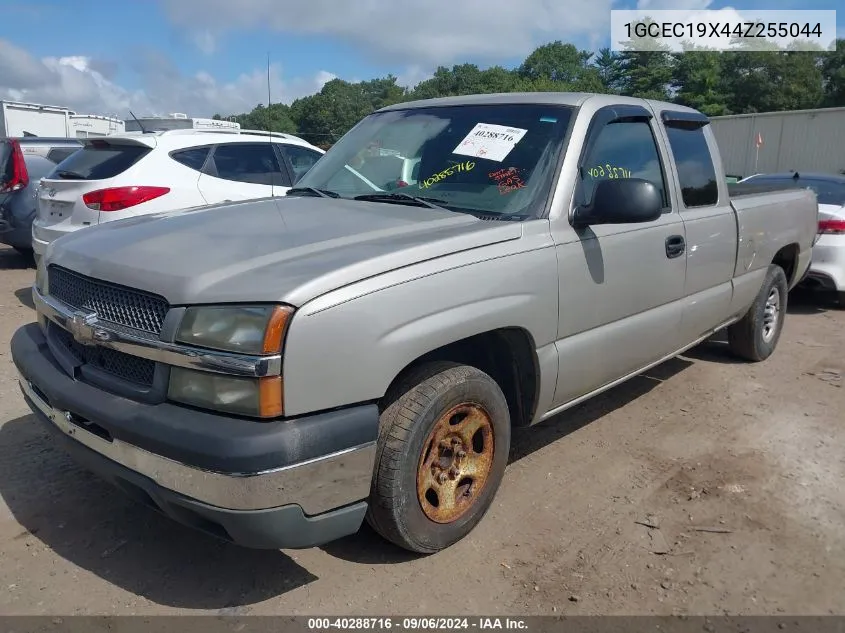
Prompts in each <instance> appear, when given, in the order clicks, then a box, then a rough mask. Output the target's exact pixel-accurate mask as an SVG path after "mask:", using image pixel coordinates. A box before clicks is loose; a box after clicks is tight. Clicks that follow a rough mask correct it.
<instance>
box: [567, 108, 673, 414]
mask: <svg viewBox="0 0 845 633" xmlns="http://www.w3.org/2000/svg"><path fill="white" fill-rule="evenodd" d="M656 125H657V123H656V122H655V121H654V119H653V117H652V115H651V112H650V111H648V110H646V109H645V108H642V107H639V106H622V107H619V106H615V107H613V108H603V109H600V110H599V111H598V112H597V113H596V115H595V116H594V118H593V120H592V123H591V126H590V129H589V130H588V132H587V139H586V142H585V145H584V153H583V155H582V158H581V161H580V165H581V170H580V173H579V176H578V181H577V182H576V187H575V200H574V203H573V204H576V205H577V204H587V203H589V202H590V200H591V199H592V195H593V191H594V189H595V186H596V184H597V183H598V182H599V181H600V180H602V179H608V178H644V179H647V180H650V181H651V182H653V183H654V184H655V185H656V186H657V187H658V188H659V189H660V190H661V191H662V192H663V195H664V205H665V208H664V213H663V215H662V216H661V217H660V218H659V219H658V220H655V221H653V222H646V223H638V224H617V225H597V226H593V227H588V228H585V229H579V230H577V231H576V230H575V229H573V228H572V226H571V225H570V224H569V219H568V214H566V215H563V216H562V217H561V218H560V219H558V220H556V221H554V222H552V233H553V236H554V239H555V242H556V249H557V253H558V267H559V269H558V273H559V280H560V281H559V283H560V306H559V328H558V341H557V347H558V356H559V363H560V365H559V372H558V383H557V389H556V392H555V398H554V404H553V406H555V407H558V406H562V405H564V404H566V403H568V402H570V401H572V400H573V399H575V398H577V397H578V396H581V395H582V394H586V393H589V392H592V391H594V390H596V389H598V388H600V387H602V386H604V385H606V384H608V383H611V382H613V381H614V380H617V379H619V378H622V377H624V376H626V375H628V374H630V373H631V372H634V371H636V370H638V369H642V368H643V367H645V366H646V365H648V364H650V363H652V362H654V361H657V360H659V359H660V358H662V357H664V356H666V355H667V354H670V353H671V352H673V351H674V350H676V349H677V348H678V346H680V345H681V344H682V343H681V335H680V325H681V317H682V313H683V301H682V299H683V297H684V279H685V275H686V250H685V232H684V223H683V221H682V220H681V217H680V215H679V213H678V212H677V209H675V208H674V207H675V205H674V202H673V192H672V191H671V190H670V186H669V183H670V182H671V181H670V179H669V177H668V175H667V170H666V168H665V166H666V164H667V156H666V150H665V147H664V145H663V143H662V142H659V141H658V139H659V138H660V137H659V135H658V134H656V131H657V128H656Z"/></svg>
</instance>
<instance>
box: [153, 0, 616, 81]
mask: <svg viewBox="0 0 845 633" xmlns="http://www.w3.org/2000/svg"><path fill="white" fill-rule="evenodd" d="M161 2H162V3H163V6H164V8H165V10H166V12H167V14H168V16H169V18H170V20H171V21H172V22H173V23H174V24H176V25H177V26H180V27H184V28H186V29H189V30H208V31H210V32H212V33H221V34H222V33H225V32H227V31H237V30H248V29H253V28H268V29H272V30H275V31H284V32H288V33H300V34H311V35H325V36H329V37H336V38H339V39H342V40H345V41H347V42H350V43H351V44H353V45H354V46H355V47H356V48H358V49H359V50H361V51H364V52H366V53H368V54H370V55H371V56H373V57H376V58H378V59H379V60H380V61H382V62H384V61H390V62H391V63H399V64H408V65H418V66H421V67H426V68H429V67H434V66H436V65H438V64H447V65H448V64H451V63H454V62H463V61H466V60H468V59H471V60H475V61H478V62H493V63H495V62H499V61H503V60H506V59H513V58H514V57H520V56H525V55H527V54H528V53H530V52H531V51H532V50H533V49H534V48H536V46H538V45H539V44H543V43H546V42H548V41H549V40H552V39H562V40H565V41H567V40H568V41H573V40H583V41H587V40H589V38H590V36H591V35H595V34H597V33H601V34H603V35H604V34H606V33H607V29H608V23H609V10H610V8H611V4H612V1H611V0H596V1H594V2H586V3H585V2H582V1H581V0H522V1H521V2H520V3H516V2H513V1H512V0H458V1H456V0H429V2H427V3H425V4H420V3H419V2H412V1H411V0H358V2H338V0H286V1H285V2H284V3H283V5H281V4H279V2H278V0H244V1H243V2H240V3H239V4H237V5H233V4H232V3H231V1H230V0H161ZM234 6H237V9H234V8H233V7H234Z"/></svg>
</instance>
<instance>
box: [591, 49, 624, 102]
mask: <svg viewBox="0 0 845 633" xmlns="http://www.w3.org/2000/svg"><path fill="white" fill-rule="evenodd" d="M592 67H593V68H595V70H596V72H597V73H598V76H599V80H600V81H601V83H602V86H604V90H603V92H610V93H614V92H619V91H620V84H619V82H620V79H621V77H622V67H621V64H620V61H619V56H618V55H617V54H616V53H614V52H613V51H611V50H610V49H609V48H602V49H599V52H598V54H597V55H596V56H595V57H594V58H593V62H592Z"/></svg>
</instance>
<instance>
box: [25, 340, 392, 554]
mask: <svg viewBox="0 0 845 633" xmlns="http://www.w3.org/2000/svg"><path fill="white" fill-rule="evenodd" d="M11 350H12V357H13V360H14V363H15V365H16V366H17V369H18V372H19V374H20V386H21V390H22V392H23V394H24V397H25V399H26V401H27V404H29V406H30V408H32V410H33V412H34V413H35V414H36V416H37V417H38V418H39V419H40V420H41V422H42V423H43V424H44V425H45V427H46V428H47V429H48V431H49V432H50V433H51V435H52V436H53V437H55V438H56V439H57V440H58V441H61V442H62V443H63V444H64V448H65V449H66V450H67V451H68V452H69V453H70V454H71V456H72V457H74V458H75V459H76V460H77V461H79V462H80V463H81V464H82V465H83V466H85V467H86V468H88V469H89V470H91V471H93V472H95V473H96V474H98V475H99V476H101V477H102V478H104V479H105V480H107V481H109V482H111V483H112V484H114V485H116V486H117V487H118V488H119V489H121V490H123V491H124V492H126V493H127V494H129V495H130V496H132V497H133V498H135V499H136V500H138V501H140V502H142V503H144V504H145V505H147V506H150V507H152V508H154V509H156V510H158V511H160V512H162V513H164V514H165V515H167V516H169V517H170V518H172V519H174V520H176V521H178V522H179V523H182V524H184V525H187V526H189V527H193V528H195V529H198V530H201V531H203V532H206V533H208V534H211V535H213V536H216V537H218V538H221V539H223V540H226V541H230V542H233V543H237V544H238V545H242V546H244V547H250V548H256V549H282V548H305V547H313V546H316V545H320V544H323V543H327V542H329V541H333V540H335V539H337V538H340V537H342V536H346V535H349V534H353V533H355V532H356V531H357V530H358V529H359V528H360V526H361V524H362V522H363V520H364V516H365V514H366V510H367V503H366V499H367V497H368V496H369V491H370V481H371V479H372V473H373V464H374V461H375V446H376V439H377V435H378V411H377V408H376V407H375V405H364V406H358V407H353V408H349V409H343V410H338V411H334V412H329V413H324V414H319V415H312V416H307V417H303V418H300V419H295V420H294V419H289V420H284V421H278V422H256V421H250V420H241V419H237V418H230V417H227V416H223V415H216V414H213V413H208V412H202V411H196V410H193V409H189V408H185V407H180V406H176V405H172V404H169V403H163V404H155V405H149V404H144V403H139V402H136V401H134V400H129V399H126V398H121V397H119V396H115V395H113V394H111V393H108V392H106V391H103V390H102V389H99V388H97V387H94V386H91V385H89V384H87V383H85V382H82V381H79V380H75V379H74V378H72V377H71V376H69V375H68V374H66V373H65V372H64V371H63V370H62V369H61V368H60V367H59V366H58V365H57V363H56V361H55V359H54V358H53V356H52V354H51V353H50V350H49V348H48V345H47V341H46V339H45V337H44V335H43V334H42V332H41V329H40V328H39V326H38V325H37V324H31V325H27V326H24V327H22V328H20V329H19V330H18V331H17V332H15V334H14V336H13V337H12V341H11Z"/></svg>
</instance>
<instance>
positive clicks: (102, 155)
mask: <svg viewBox="0 0 845 633" xmlns="http://www.w3.org/2000/svg"><path fill="white" fill-rule="evenodd" d="M323 154H324V152H323V150H321V149H320V148H318V147H315V146H313V145H311V144H309V143H307V142H306V141H304V140H302V139H301V138H298V137H296V136H291V135H288V134H278V133H273V134H268V133H267V132H260V131H243V130H241V131H233V132H220V131H213V132H206V131H202V130H168V131H157V132H127V133H125V134H116V135H114V136H106V137H101V138H89V139H85V140H84V145H83V148H82V149H81V150H79V151H77V152H76V153H74V154H73V155H71V156H69V157H68V158H67V159H65V160H63V161H62V162H61V163H59V164H58V165H57V166H56V168H55V170H53V172H52V173H51V174H50V175H48V176H47V177H46V178H44V179H42V180H41V184H40V186H39V188H38V193H37V196H38V201H37V210H38V211H37V217H36V218H35V220H34V222H33V224H32V247H33V250H34V252H35V257H36V259H40V258H41V257H42V256H43V254H44V252H45V251H46V249H47V246H48V245H49V244H50V243H51V242H52V241H53V240H55V239H56V238H58V237H61V236H62V235H64V234H66V233H69V232H71V231H76V230H78V229H82V228H85V227H86V226H92V225H95V224H100V223H103V222H109V221H112V220H120V219H123V218H128V217H132V216H137V215H147V214H150V213H158V212H161V211H174V210H179V209H187V208H191V207H198V206H204V205H208V204H215V203H219V202H228V201H233V200H246V199H253V198H264V197H270V196H274V195H275V196H283V195H285V193H286V192H287V190H288V189H290V187H291V186H293V184H295V183H296V181H297V180H299V179H300V178H301V177H302V176H303V175H304V174H305V172H307V171H308V170H309V169H310V168H311V167H312V166H313V165H314V163H316V162H317V160H319V159H320V158H321V157H322V155H323Z"/></svg>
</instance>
